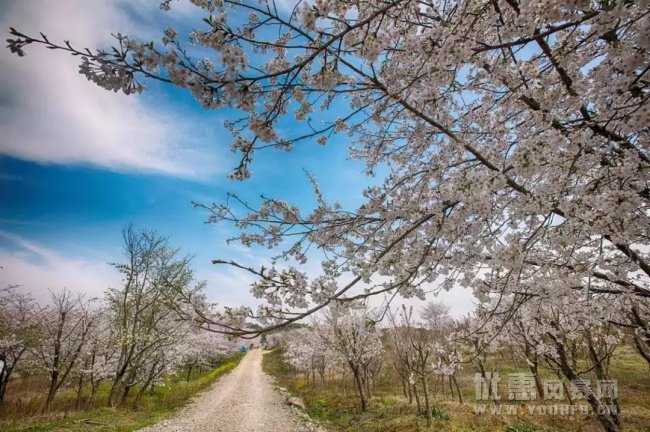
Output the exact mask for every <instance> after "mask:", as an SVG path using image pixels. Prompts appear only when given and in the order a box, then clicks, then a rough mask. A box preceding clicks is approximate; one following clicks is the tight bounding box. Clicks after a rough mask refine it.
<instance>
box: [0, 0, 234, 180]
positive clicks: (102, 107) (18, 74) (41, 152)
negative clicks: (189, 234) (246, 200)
mask: <svg viewBox="0 0 650 432" xmlns="http://www.w3.org/2000/svg"><path fill="white" fill-rule="evenodd" d="M126 4H129V8H128V9H129V10H130V11H131V12H127V9H125V5H126ZM136 8H137V9H138V10H139V12H141V13H142V14H143V15H147V14H155V13H160V12H159V11H158V10H157V6H156V2H151V1H148V2H143V1H137V2H135V3H128V2H122V1H117V2H116V1H111V0H93V1H75V0H59V1H56V2H51V1H48V0H30V1H8V2H7V1H5V2H4V4H3V9H4V10H3V12H2V15H1V16H0V28H1V29H2V30H3V31H7V30H8V28H9V27H10V26H13V27H16V28H18V29H20V30H22V31H24V32H29V33H32V34H38V32H39V31H42V32H44V33H46V34H47V35H48V37H50V39H51V40H57V41H61V40H64V39H70V40H72V41H73V42H74V44H75V45H76V46H78V47H85V46H88V47H91V48H93V47H96V46H106V45H108V44H109V43H110V42H111V41H110V38H111V36H110V34H111V32H118V31H121V32H124V33H127V34H128V33H129V32H130V31H131V32H135V33H144V34H146V33H147V32H148V30H147V28H142V25H141V24H142V23H139V22H137V21H136V20H137V17H135V16H134V14H133V10H134V9H136ZM140 9H142V10H140ZM136 26H140V28H138V29H136V28H135V27H136ZM78 61H79V59H78V58H73V57H70V56H68V55H65V54H64V53H56V52H54V53H53V52H49V51H47V50H44V49H40V48H39V47H30V49H29V50H28V52H27V56H26V57H24V58H18V57H16V56H14V55H12V54H10V53H9V50H7V49H2V50H0V136H1V137H2V138H0V154H6V155H10V156H13V157H18V158H22V159H26V160H32V161H37V162H42V163H59V164H69V163H85V164H92V165H96V166H101V167H104V168H108V169H112V170H117V171H145V172H158V173H164V174H169V175H175V176H182V177H205V176H209V175H210V174H213V173H215V172H216V171H222V169H221V168H220V167H219V165H220V164H219V159H220V158H219V155H217V154H216V151H217V146H216V145H215V143H214V141H216V136H214V134H215V131H214V128H213V127H214V125H215V123H212V125H210V128H211V130H208V128H207V126H202V125H201V122H200V120H199V119H198V118H197V117H196V114H194V115H192V114H191V113H188V112H184V111H183V110H181V109H180V108H179V107H177V106H173V104H172V103H166V104H165V103H162V104H156V105H155V106H154V105H153V104H148V103H146V102H145V100H144V99H143V98H139V97H133V96H131V97H128V96H125V95H122V94H113V93H109V92H107V91H105V90H103V89H100V88H98V87H96V86H95V85H93V84H91V83H89V82H87V81H86V80H85V79H84V78H83V77H82V76H81V75H79V73H78Z"/></svg>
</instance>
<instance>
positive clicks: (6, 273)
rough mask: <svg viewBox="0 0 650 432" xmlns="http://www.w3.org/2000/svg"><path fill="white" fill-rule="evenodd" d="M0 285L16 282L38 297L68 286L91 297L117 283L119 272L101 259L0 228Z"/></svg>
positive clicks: (40, 298) (38, 298)
mask: <svg viewBox="0 0 650 432" xmlns="http://www.w3.org/2000/svg"><path fill="white" fill-rule="evenodd" d="M0 240H1V243H2V244H5V245H6V247H5V248H0V266H2V268H1V269H0V287H4V286H7V285H14V284H18V285H20V286H21V287H22V289H23V290H25V291H26V292H29V293H31V294H32V295H33V296H34V297H35V298H36V299H37V300H39V301H45V300H46V299H47V298H48V296H49V290H52V291H59V290H61V289H63V288H68V289H70V290H72V291H74V292H79V293H84V294H86V295H88V296H90V297H95V296H99V295H101V294H102V293H103V292H104V290H106V288H108V287H110V286H113V287H116V286H118V285H119V283H120V276H119V274H118V273H117V272H116V271H115V270H114V269H113V268H111V266H109V265H108V263H107V262H106V261H103V260H100V259H91V258H81V257H68V256H65V255H63V254H60V253H58V252H57V251H54V250H52V249H50V248H48V247H46V246H43V245H41V244H39V243H36V242H33V241H30V240H28V239H25V238H24V237H21V236H18V235H16V234H12V233H9V232H6V231H0Z"/></svg>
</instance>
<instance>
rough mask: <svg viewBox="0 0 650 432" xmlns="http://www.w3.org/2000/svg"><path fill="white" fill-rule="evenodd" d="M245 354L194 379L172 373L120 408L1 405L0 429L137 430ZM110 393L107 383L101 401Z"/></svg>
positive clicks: (27, 431) (50, 431) (165, 413)
mask: <svg viewBox="0 0 650 432" xmlns="http://www.w3.org/2000/svg"><path fill="white" fill-rule="evenodd" d="M242 357H243V354H241V353H237V354H235V355H233V356H231V357H228V358H226V359H224V360H223V361H222V362H221V364H220V365H219V366H218V367H216V368H215V369H212V370H210V371H207V372H204V373H201V374H198V375H197V376H195V377H194V378H193V379H191V380H190V381H186V380H185V377H184V374H176V375H171V376H168V377H166V379H165V380H164V382H163V384H162V385H159V386H157V387H156V388H155V389H154V391H153V392H152V393H151V394H149V393H147V394H145V395H144V396H143V397H142V400H141V401H140V403H139V404H138V405H137V406H135V405H134V404H132V403H129V404H125V406H123V407H119V408H108V407H96V408H92V409H89V410H84V411H70V410H67V411H66V410H55V411H53V412H51V413H47V414H43V415H40V414H39V415H29V416H24V417H20V416H17V415H16V413H11V415H9V414H8V413H3V410H4V409H5V407H3V408H0V430H2V431H6V432H18V431H21V432H55V431H72V432H77V431H79V432H81V431H95V432H127V431H133V430H136V429H139V428H142V427H145V426H148V425H151V424H154V423H157V422H159V421H161V420H164V419H166V418H168V417H170V416H171V415H172V414H173V413H174V412H175V411H176V410H177V409H178V408H180V407H182V406H183V405H185V404H186V403H187V402H188V401H189V399H190V398H191V397H192V396H194V395H196V394H197V393H198V392H200V391H202V390H204V389H206V388H207V387H208V386H209V385H210V384H212V383H213V382H214V381H215V380H216V379H217V378H219V377H220V376H222V375H224V374H226V373H228V372H230V371H231V370H233V369H234V368H235V367H236V366H237V365H238V364H239V362H240V361H241V359H242ZM107 392H108V389H107V386H104V388H102V389H101V390H100V401H104V400H105V398H102V396H103V395H105V394H107ZM70 397H71V394H70V392H64V393H63V394H62V395H61V396H60V399H61V400H60V401H58V402H59V405H65V401H64V400H65V399H66V398H70ZM38 402H40V401H38ZM56 406H57V405H56V404H55V407H56ZM14 410H16V407H14Z"/></svg>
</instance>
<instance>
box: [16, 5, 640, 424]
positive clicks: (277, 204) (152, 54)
mask: <svg viewBox="0 0 650 432" xmlns="http://www.w3.org/2000/svg"><path fill="white" fill-rule="evenodd" d="M192 2H193V3H194V4H195V5H196V6H197V7H198V8H199V9H201V10H202V11H203V12H204V14H205V20H204V21H203V23H202V24H197V27H196V29H195V30H193V31H192V32H191V33H190V34H189V35H184V34H180V33H179V31H178V30H176V29H172V28H169V29H166V30H165V31H164V33H163V35H162V38H161V42H160V43H158V42H153V41H139V40H136V39H134V38H131V37H128V36H125V35H121V34H118V35H116V47H115V48H114V49H113V50H102V49H100V50H96V51H92V50H83V49H78V48H76V47H75V46H74V45H73V44H72V43H69V42H64V43H58V42H55V41H51V40H49V39H48V38H47V36H45V35H38V36H31V35H26V34H24V33H22V32H21V31H20V30H16V29H12V30H11V34H12V37H11V39H9V49H10V50H11V51H12V52H14V53H16V54H18V55H25V52H26V49H27V48H28V47H29V46H33V45H43V46H46V47H48V48H51V49H54V50H62V51H66V52H68V53H70V54H72V55H76V56H78V57H79V58H80V59H81V66H80V72H81V73H82V74H84V75H85V76H86V77H87V78H88V79H89V80H91V81H92V82H94V83H96V84H98V85H100V86H102V87H104V88H106V89H109V90H113V91H122V92H124V93H127V94H130V93H137V92H140V91H143V90H144V85H145V84H146V82H147V80H158V81H162V82H166V83H169V84H171V85H175V86H178V87H181V88H185V89H187V90H188V91H189V92H190V93H191V94H192V95H193V96H194V97H195V98H196V99H197V100H198V101H199V102H200V103H201V104H202V106H204V107H205V108H206V109H220V108H232V109H234V110H238V111H239V112H240V113H241V116H240V117H238V118H236V119H231V120H229V121H228V122H227V123H226V127H227V129H228V130H229V131H230V132H231V133H232V135H233V140H232V149H233V151H234V152H235V153H237V154H238V155H239V157H238V160H239V162H238V163H237V164H236V166H235V167H234V169H233V172H232V178H234V179H238V180H242V179H246V178H248V177H250V175H251V170H250V167H251V163H252V161H253V158H254V156H255V155H256V153H257V152H258V151H261V150H263V149H266V148H276V149H281V150H291V149H292V148H294V147H295V146H298V145H307V142H309V141H316V142H318V143H320V144H323V145H325V144H326V143H327V141H328V140H331V139H335V138H337V137H339V138H340V139H344V140H345V141H346V142H347V143H348V148H349V154H350V156H351V157H353V158H356V159H359V160H362V161H364V162H365V167H366V173H367V174H368V175H374V174H376V173H386V174H385V176H384V178H383V179H382V182H381V183H380V184H379V185H376V186H372V187H368V188H367V189H366V190H365V191H364V202H363V203H362V204H361V205H360V206H359V207H358V208H356V209H343V208H341V206H340V205H339V204H337V203H336V202H330V201H328V200H326V198H325V197H324V196H323V194H322V193H321V191H320V189H319V187H318V184H317V181H316V179H315V178H312V179H311V181H312V183H313V186H314V194H315V196H316V199H317V203H318V204H317V206H316V208H315V209H314V210H312V211H308V212H305V211H304V210H302V209H300V208H298V207H297V206H295V205H292V204H291V203H288V202H286V201H284V200H283V199H282V197H277V198H274V197H265V198H263V199H262V202H261V203H249V202H248V201H247V199H246V197H240V196H232V197H231V198H230V199H229V200H228V202H226V203H215V204H202V207H203V208H204V209H206V210H207V211H208V212H209V213H210V216H209V221H210V222H213V223H232V224H234V226H235V227H236V228H237V229H238V230H239V231H238V234H237V235H235V238H234V239H235V240H238V241H241V242H242V243H243V244H244V245H262V246H267V247H271V248H275V249H276V250H278V253H277V259H275V260H273V261H272V265H270V266H265V267H262V268H252V267H247V266H245V265H242V264H240V263H237V262H233V261H230V260H219V259H218V260H215V261H214V262H215V264H219V265H231V266H235V267H237V268H239V269H241V270H242V271H246V272H249V273H252V274H253V275H255V276H257V277H258V279H259V280H258V282H256V283H255V284H254V285H253V287H252V292H253V293H254V294H255V295H256V296H257V297H259V298H262V299H265V300H266V303H267V304H266V305H264V306H262V307H260V309H259V310H258V311H257V312H255V313H254V312H253V311H251V310H249V309H246V308H242V309H240V310H236V311H234V314H232V313H231V314H230V315H224V314H215V315H206V314H203V313H202V312H201V311H198V312H197V314H198V315H199V317H201V319H203V321H204V322H205V326H206V327H210V328H211V329H212V330H214V331H222V332H227V333H233V334H242V335H255V334H258V333H260V331H264V330H272V329H275V328H278V327H279V326H282V325H286V324H287V323H291V322H295V321H298V320H300V319H302V318H304V317H305V316H307V315H309V314H312V313H314V312H316V311H319V310H321V309H323V308H325V307H326V306H328V305H330V304H331V303H332V302H336V301H351V300H354V299H358V298H361V297H367V296H371V295H377V294H383V293H391V294H393V295H395V294H397V293H398V294H399V295H401V296H402V297H407V298H408V297H422V296H423V295H424V292H425V291H426V290H430V289H431V287H432V286H433V287H434V288H436V289H447V288H449V287H451V286H453V285H454V284H462V285H465V286H468V287H472V289H473V290H474V293H475V296H476V297H477V298H478V299H479V300H481V301H485V304H489V305H492V306H493V308H492V310H487V311H486V313H484V314H482V317H483V319H485V320H491V319H493V318H495V317H497V316H499V317H503V316H506V317H507V316H514V314H515V313H516V311H517V310H518V309H519V308H521V307H523V306H524V305H525V304H526V303H528V302H530V301H531V300H533V299H538V300H539V303H540V304H541V305H545V304H546V303H549V304H548V307H550V308H555V307H558V306H559V304H558V302H561V301H563V300H560V299H566V298H570V297H571V296H572V295H573V294H572V293H573V292H576V291H577V292H587V293H588V294H587V295H586V297H588V296H596V295H600V294H606V295H608V296H609V298H610V299H611V301H615V302H616V303H617V304H619V305H620V306H621V308H617V310H619V311H620V314H619V316H617V317H609V318H608V320H609V321H612V322H614V323H617V325H623V326H627V328H630V329H631V330H632V331H634V332H635V341H636V344H637V347H638V349H639V350H640V353H642V354H643V353H645V354H647V353H648V348H649V346H648V340H649V339H648V337H647V335H648V326H647V318H648V314H647V310H648V309H647V305H648V301H649V300H648V299H649V297H650V256H649V251H650V244H649V243H650V241H649V239H648V235H647V232H648V225H649V224H648V207H647V206H648V200H649V199H650V192H649V190H650V189H649V188H648V182H647V178H648V167H649V165H650V159H649V157H650V156H649V155H648V132H649V129H648V118H649V112H648V99H649V97H648V96H649V87H648V85H649V83H650V81H648V78H647V74H648V71H650V62H649V56H648V54H649V51H650V45H649V44H648V41H649V40H650V37H649V32H650V14H649V13H648V10H649V8H648V2H647V1H646V0H640V1H623V0H619V1H615V0H607V1H605V0H603V1H600V0H575V1H570V2H566V1H559V0H545V1H539V2H533V1H523V0H503V1H497V0H456V1H413V0H391V1H370V2H357V1H348V0H317V1H315V2H306V1H299V2H297V3H296V5H295V7H294V8H293V9H292V10H291V11H290V12H284V11H283V9H282V8H279V7H277V5H276V4H275V2H273V1H272V0H271V1H256V0H243V1H232V0H192ZM162 6H163V8H164V9H165V10H171V13H173V6H174V1H173V0H166V1H164V2H163V3H162ZM188 41H189V43H188ZM192 44H193V45H192ZM193 46H199V47H201V48H205V49H208V50H212V52H213V55H212V56H211V57H210V58H207V59H199V58H198V56H197V53H196V52H195V50H193V48H192V47H193ZM204 53H205V50H201V57H204ZM290 118H293V119H295V120H296V121H297V125H296V126H295V127H292V128H291V129H290V130H289V129H288V128H282V127H281V124H282V121H283V120H287V119H290ZM300 125H302V126H300ZM314 250H318V251H320V252H322V253H323V258H322V265H321V267H322V272H321V273H320V274H317V275H307V274H306V273H305V272H304V271H303V270H302V269H301V264H303V263H304V262H305V261H306V260H308V259H313V255H314V254H313V253H312V252H311V251H314ZM282 259H285V260H286V261H283V260H282ZM188 302H191V299H188ZM192 304H193V305H196V304H195V303H192ZM497 311H498V315H497ZM233 316H234V318H237V319H238V320H239V321H236V322H238V323H241V322H242V319H243V318H245V317H253V318H259V319H261V320H263V322H265V323H266V324H267V325H266V327H265V328H263V329H261V330H260V329H259V328H251V327H247V326H245V325H244V326H242V325H241V324H237V325H233V324H232V322H231V321H230V319H232V318H233ZM610 318H613V319H610ZM498 321H500V323H497V324H495V325H491V324H483V325H480V326H479V327H480V328H481V329H482V330H481V332H482V333H481V334H482V336H480V337H479V338H478V339H476V340H475V342H476V343H477V344H478V345H485V346H491V342H490V340H493V339H495V338H496V334H497V333H498V332H499V331H500V330H501V329H503V328H504V325H505V323H504V322H503V320H498ZM488 330H489V331H488ZM606 427H607V428H608V430H616V427H615V426H612V425H609V426H606Z"/></svg>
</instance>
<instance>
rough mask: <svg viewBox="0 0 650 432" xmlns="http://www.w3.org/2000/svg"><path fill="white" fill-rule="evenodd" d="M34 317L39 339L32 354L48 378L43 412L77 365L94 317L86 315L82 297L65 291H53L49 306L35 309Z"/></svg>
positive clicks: (86, 310)
mask: <svg viewBox="0 0 650 432" xmlns="http://www.w3.org/2000/svg"><path fill="white" fill-rule="evenodd" d="M36 315H37V317H38V323H39V328H40V329H41V330H42V332H43V337H42V338H41V340H40V343H39V344H38V346H37V347H35V350H34V351H35V357H36V359H37V361H38V362H39V363H40V365H41V366H42V367H43V368H44V369H45V370H46V371H47V372H48V376H49V379H50V384H49V389H48V392H47V397H46V399H45V406H44V410H48V409H49V408H50V406H51V405H52V402H53V401H54V397H55V396H56V393H57V392H58V391H59V389H60V388H61V387H62V386H63V384H65V383H66V380H67V379H68V376H69V375H70V373H71V372H72V371H73V370H74V368H75V366H77V365H78V361H79V359H80V356H81V353H82V350H83V349H84V347H85V346H86V345H87V344H88V341H89V338H90V336H91V334H92V329H93V327H94V324H95V319H96V316H93V314H92V313H91V312H90V310H89V307H88V304H87V303H86V300H85V299H84V298H83V296H80V295H77V296H76V295H74V294H72V293H71V292H70V291H68V290H65V289H64V290H62V291H60V292H58V293H54V292H53V293H52V294H51V301H50V303H49V304H47V305H46V306H45V307H41V308H39V309H38V311H37V314H36Z"/></svg>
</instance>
